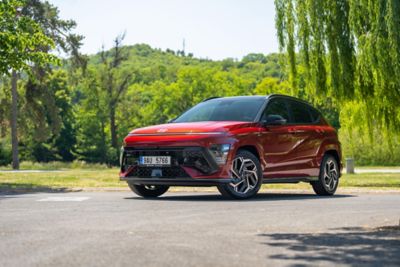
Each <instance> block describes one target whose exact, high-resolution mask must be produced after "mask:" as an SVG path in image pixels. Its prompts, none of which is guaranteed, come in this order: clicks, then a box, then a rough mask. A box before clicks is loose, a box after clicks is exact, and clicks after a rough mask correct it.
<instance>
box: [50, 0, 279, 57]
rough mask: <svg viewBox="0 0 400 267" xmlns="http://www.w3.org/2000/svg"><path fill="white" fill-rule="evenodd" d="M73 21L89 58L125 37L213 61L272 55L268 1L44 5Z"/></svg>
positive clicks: (79, 0) (61, 0) (76, 0)
mask: <svg viewBox="0 0 400 267" xmlns="http://www.w3.org/2000/svg"><path fill="white" fill-rule="evenodd" d="M49 2H50V3H52V4H53V5H55V6H57V7H58V8H59V10H60V17H61V18H63V19H73V20H75V21H76V22H77V24H78V25H77V28H76V30H75V32H76V33H79V34H82V35H84V36H85V40H84V45H83V47H82V52H84V53H87V54H94V53H97V52H98V51H100V49H101V47H102V45H104V47H105V48H106V49H109V48H111V47H112V44H113V43H112V41H113V39H115V37H116V36H118V35H119V34H121V33H123V32H126V37H125V40H124V42H123V44H126V45H133V44H136V43H146V44H149V45H150V46H152V47H154V48H161V49H163V50H165V49H167V48H170V49H173V50H182V47H183V40H185V52H186V53H193V54H194V56H195V57H201V58H210V59H214V60H219V59H224V58H228V57H229V58H237V59H241V58H242V57H243V56H244V55H246V54H249V53H264V54H268V53H272V52H277V51H278V41H277V37H276V30H275V20H274V19H275V9H274V1H273V0H186V1H185V0H97V1H96V0H49Z"/></svg>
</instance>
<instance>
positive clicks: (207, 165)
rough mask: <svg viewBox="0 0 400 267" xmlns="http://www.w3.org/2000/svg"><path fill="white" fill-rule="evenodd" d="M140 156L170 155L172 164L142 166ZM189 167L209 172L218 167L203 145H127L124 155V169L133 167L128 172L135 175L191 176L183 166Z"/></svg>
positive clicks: (143, 176) (122, 166)
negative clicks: (162, 146) (164, 146)
mask: <svg viewBox="0 0 400 267" xmlns="http://www.w3.org/2000/svg"><path fill="white" fill-rule="evenodd" d="M140 156H170V157H171V166H168V167H165V166H154V167H153V166H152V167H150V166H140V165H139V157H140ZM183 166H184V167H189V168H194V169H196V170H199V171H200V172H202V173H204V174H209V173H212V172H214V171H216V170H217V169H218V165H216V163H215V161H214V159H213V157H212V156H211V154H210V153H209V152H208V150H207V149H205V148H203V147H168V148H159V147H152V148H147V147H146V148H139V147H126V148H124V151H123V157H122V165H121V169H122V171H124V170H128V169H131V170H132V171H131V172H130V173H129V174H128V175H129V176H133V177H141V178H146V177H162V178H164V177H165V178H175V177H176V178H182V177H189V175H188V174H187V173H186V172H185V170H184V169H183V168H182V167H183ZM160 173H161V175H160Z"/></svg>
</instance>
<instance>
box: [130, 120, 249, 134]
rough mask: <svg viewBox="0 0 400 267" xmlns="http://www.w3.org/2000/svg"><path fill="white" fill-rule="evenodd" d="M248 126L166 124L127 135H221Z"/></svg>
mask: <svg viewBox="0 0 400 267" xmlns="http://www.w3.org/2000/svg"><path fill="white" fill-rule="evenodd" d="M250 124H253V123H249V122H238V121H207V122H181V123H167V124H160V125H154V126H149V127H144V128H139V129H135V130H133V131H131V132H130V133H129V135H179V134H213V133H214V134H219V133H221V134H223V133H227V132H229V131H232V130H235V129H239V128H243V127H247V126H249V125H250Z"/></svg>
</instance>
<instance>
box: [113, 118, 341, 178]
mask: <svg viewBox="0 0 400 267" xmlns="http://www.w3.org/2000/svg"><path fill="white" fill-rule="evenodd" d="M124 142H125V147H128V148H129V147H149V148H151V147H153V148H154V147H158V148H165V147H185V146H196V147H206V148H208V147H209V146H210V145H211V144H231V150H230V152H229V155H228V160H227V163H226V164H225V165H223V166H220V167H219V170H218V171H216V172H215V173H212V174H211V175H204V174H202V173H201V172H200V171H198V170H196V169H193V168H185V171H186V172H187V173H188V174H189V175H190V176H191V178H194V179H200V178H201V179H208V178H212V179H218V178H229V177H230V173H229V170H230V165H231V161H232V159H233V157H234V155H235V154H236V152H237V150H238V149H240V148H245V149H249V150H251V151H255V152H256V153H257V154H258V155H257V156H258V158H259V159H260V162H261V165H262V168H263V176H264V179H265V180H267V179H271V178H296V177H315V176H318V175H319V170H320V164H321V161H322V158H323V156H324V154H325V153H335V154H336V155H337V157H338V159H339V162H340V166H341V165H342V164H341V148H340V143H339V141H338V137H337V134H336V131H335V129H334V128H333V127H331V126H330V125H329V124H328V123H327V122H326V121H325V120H324V119H323V118H322V119H321V120H320V122H319V123H318V124H312V125H301V124H293V125H291V124H286V125H271V126H265V127H264V126H262V124H261V123H259V122H235V121H218V122H213V121H207V122H190V123H168V124H161V125H156V126H150V127H145V128H140V129H136V130H133V131H132V132H131V133H130V134H129V135H128V136H127V137H126V138H125V139H124ZM129 171H130V170H126V171H121V173H120V176H121V178H124V177H127V176H128V175H129Z"/></svg>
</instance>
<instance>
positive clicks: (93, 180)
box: [0, 168, 400, 191]
mask: <svg viewBox="0 0 400 267" xmlns="http://www.w3.org/2000/svg"><path fill="white" fill-rule="evenodd" d="M119 187H125V188H126V183H125V182H120V181H119V179H118V169H117V168H112V169H101V170H90V169H70V170H64V171H50V172H32V173H26V172H21V173H18V172H0V191H9V190H18V189H36V190H43V191H45V190H49V191H50V190H68V189H74V188H119ZM340 187H341V188H369V189H392V190H393V189H398V190H400V173H362V174H344V175H343V176H342V178H341V181H340ZM263 188H265V189H268V188H273V189H309V188H310V185H309V184H307V183H298V184H267V185H263Z"/></svg>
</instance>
